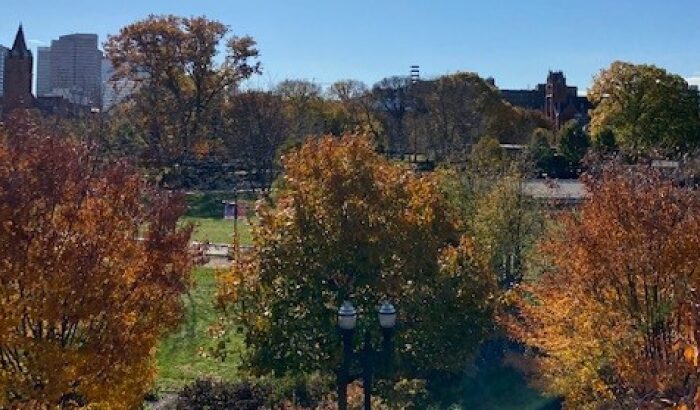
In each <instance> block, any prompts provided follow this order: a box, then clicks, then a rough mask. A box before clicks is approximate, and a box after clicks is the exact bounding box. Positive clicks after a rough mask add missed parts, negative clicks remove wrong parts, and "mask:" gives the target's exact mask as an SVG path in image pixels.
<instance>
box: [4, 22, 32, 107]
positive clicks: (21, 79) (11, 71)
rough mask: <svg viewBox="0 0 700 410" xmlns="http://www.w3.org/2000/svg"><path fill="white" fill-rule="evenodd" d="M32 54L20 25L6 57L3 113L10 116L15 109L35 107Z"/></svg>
mask: <svg viewBox="0 0 700 410" xmlns="http://www.w3.org/2000/svg"><path fill="white" fill-rule="evenodd" d="M33 62H34V59H33V57H32V52H31V51H29V49H28V48H27V43H26V42H25V41H24V30H22V25H21V24H20V26H19V30H17V36H16V37H15V42H14V44H13V45H12V49H11V50H10V51H9V52H8V53H7V56H6V57H5V81H4V94H5V95H4V98H3V112H4V113H5V114H9V113H10V112H11V111H12V110H15V109H26V108H32V107H33V106H34V97H33V96H32V66H33Z"/></svg>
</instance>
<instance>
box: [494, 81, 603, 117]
mask: <svg viewBox="0 0 700 410" xmlns="http://www.w3.org/2000/svg"><path fill="white" fill-rule="evenodd" d="M501 95H502V96H503V99H505V100H506V101H508V102H509V103H510V104H511V105H513V106H516V107H522V108H527V109H530V110H537V111H541V112H542V113H543V114H544V115H545V116H546V117H547V118H549V119H550V120H551V121H552V123H553V124H554V126H555V127H556V128H557V129H559V127H561V126H562V125H563V124H564V123H566V122H567V121H569V120H573V119H576V120H578V121H579V122H581V123H582V124H586V123H588V110H589V109H590V108H591V104H590V102H589V101H588V98H586V97H584V96H579V95H578V88H577V87H573V86H569V85H567V84H566V77H565V76H564V73H562V72H561V71H550V72H549V75H547V82H546V83H544V84H538V85H537V87H536V88H535V89H534V90H501Z"/></svg>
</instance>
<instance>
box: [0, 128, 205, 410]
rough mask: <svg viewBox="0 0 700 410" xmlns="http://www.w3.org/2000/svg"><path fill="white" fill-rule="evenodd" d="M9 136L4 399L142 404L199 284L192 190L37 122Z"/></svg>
mask: <svg viewBox="0 0 700 410" xmlns="http://www.w3.org/2000/svg"><path fill="white" fill-rule="evenodd" d="M0 141H1V142H2V143H1V144H0V407H2V408H5V407H8V406H9V407H13V408H14V407H16V406H20V407H21V406H24V407H29V408H43V407H47V408H48V407H51V408H53V407H54V406H58V405H62V404H66V403H67V402H70V401H72V402H75V403H77V404H80V405H92V406H98V407H100V408H102V407H104V408H110V409H120V408H125V409H126V408H129V409H131V408H136V407H137V406H138V405H139V404H140V402H141V400H142V398H143V396H144V394H145V393H146V392H147V391H148V389H149V388H150V387H151V385H152V381H153V378H154V362H153V354H154V350H155V349H154V348H155V346H156V344H157V343H158V340H159V339H160V338H161V337H162V336H163V334H164V333H165V332H166V331H168V330H170V329H172V328H173V327H174V326H176V325H177V323H178V322H179V320H180V315H181V311H182V300H181V295H182V294H183V292H185V291H186V290H187V289H188V286H189V285H190V275H189V271H190V267H191V258H190V256H189V251H188V241H189V237H190V231H191V229H190V228H185V229H179V228H177V225H176V223H177V219H178V217H179V215H180V214H181V212H182V211H183V210H184V205H183V203H182V201H181V200H180V199H178V198H175V197H174V196H172V195H169V194H166V193H163V192H156V191H155V190H151V189H150V188H149V187H148V186H147V185H146V184H145V183H144V182H143V181H142V179H141V177H140V176H139V175H138V174H137V173H135V172H134V171H133V169H132V168H131V167H130V166H128V165H127V164H125V163H113V164H107V165H105V164H100V163H98V162H97V161H95V160H94V158H92V157H91V154H90V150H89V149H88V148H87V147H86V146H84V145H81V144H79V143H76V142H73V141H71V140H69V139H67V138H62V137H55V136H47V135H46V133H45V132H44V131H42V130H41V129H40V128H39V127H36V126H32V125H31V124H27V123H25V124H23V125H21V126H18V127H16V128H14V129H12V130H10V131H9V132H8V133H7V135H6V136H5V137H4V138H1V139H0ZM143 226H147V227H148V228H147V229H146V230H145V232H142V235H143V238H142V240H139V238H138V237H139V229H140V228H141V227H143Z"/></svg>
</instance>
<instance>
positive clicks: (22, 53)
mask: <svg viewBox="0 0 700 410" xmlns="http://www.w3.org/2000/svg"><path fill="white" fill-rule="evenodd" d="M10 55H11V56H13V57H27V56H31V55H32V53H31V52H30V51H29V49H28V48H27V43H26V41H24V29H23V28H22V23H20V24H19V29H18V30H17V35H16V36H15V42H14V43H13V44H12V50H10Z"/></svg>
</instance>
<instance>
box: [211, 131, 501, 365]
mask: <svg viewBox="0 0 700 410" xmlns="http://www.w3.org/2000/svg"><path fill="white" fill-rule="evenodd" d="M282 163H283V169H284V175H283V177H282V179H281V181H279V185H278V189H277V191H276V192H275V198H274V204H273V205H272V206H270V205H266V204H261V206H260V209H259V213H258V214H259V217H260V223H259V226H258V227H257V228H255V232H254V241H255V250H254V252H253V254H252V257H251V259H250V260H247V261H245V263H243V261H241V260H238V261H236V263H234V266H233V268H232V270H231V271H230V272H228V273H226V274H224V275H222V276H221V278H220V286H221V287H220V299H221V301H222V302H223V303H224V304H225V305H227V306H229V307H231V311H232V312H233V317H234V318H235V322H236V323H238V324H242V325H243V329H244V332H245V336H246V342H247V345H248V346H249V353H250V357H249V359H250V364H251V365H252V366H253V367H254V370H257V371H258V372H261V373H266V372H276V373H277V374H299V373H308V372H311V371H315V370H321V371H329V370H331V369H333V366H334V363H336V364H337V362H335V360H337V359H338V354H339V353H340V350H341V349H340V348H339V343H340V342H339V340H338V338H337V337H338V336H337V331H336V327H335V326H336V312H337V309H338V306H339V305H340V304H341V302H342V301H343V300H345V299H348V300H352V301H353V303H354V304H355V305H356V306H357V307H358V310H359V312H360V316H361V319H360V320H359V321H358V328H359V331H360V332H363V331H364V329H366V328H367V327H369V326H375V327H377V324H376V320H377V319H376V309H377V305H378V303H379V302H380V301H381V300H382V299H384V298H387V299H389V300H391V301H392V302H393V303H394V304H395V305H396V306H397V309H398V311H399V323H400V324H399V330H398V332H397V341H396V342H397V343H396V347H397V355H398V357H399V362H400V363H402V365H401V366H400V367H401V369H403V370H405V371H407V372H409V374H410V375H411V376H422V375H425V374H426V372H429V371H433V370H439V371H445V372H459V371H461V370H462V369H463V368H464V366H465V363H466V362H467V361H468V360H469V359H470V358H471V357H472V355H473V353H474V352H475V350H476V348H477V347H478V346H479V342H481V341H482V340H483V338H484V337H485V336H486V335H488V333H489V331H490V329H491V323H492V322H491V312H492V308H493V294H494V292H495V287H496V286H495V277H494V275H493V274H492V273H491V271H490V269H489V268H488V262H487V261H485V260H484V259H485V258H480V257H479V253H478V252H476V250H475V248H474V246H473V243H472V241H471V240H469V239H468V238H462V237H461V235H460V226H459V224H460V222H459V218H457V217H456V212H455V211H454V210H453V209H452V207H451V205H450V203H449V201H447V199H446V198H445V197H444V196H443V195H442V194H441V192H440V189H439V181H438V179H437V177H436V176H435V175H426V176H418V175H416V174H414V173H413V172H412V171H411V170H409V169H407V168H404V167H402V166H401V165H398V164H393V163H391V162H390V161H388V160H386V159H385V158H384V157H382V156H381V155H379V154H377V153H375V151H374V149H373V147H372V144H371V142H370V140H369V139H368V138H365V137H362V136H354V135H347V136H344V137H342V138H332V137H324V138H320V139H310V140H308V141H307V142H306V143H305V144H304V145H303V146H302V147H300V148H299V149H298V150H295V151H293V152H291V153H289V154H287V155H285V156H284V157H283V159H282ZM358 339H359V338H358Z"/></svg>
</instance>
